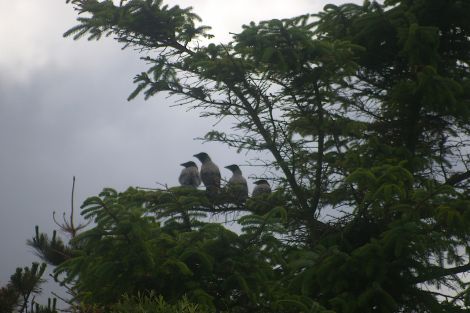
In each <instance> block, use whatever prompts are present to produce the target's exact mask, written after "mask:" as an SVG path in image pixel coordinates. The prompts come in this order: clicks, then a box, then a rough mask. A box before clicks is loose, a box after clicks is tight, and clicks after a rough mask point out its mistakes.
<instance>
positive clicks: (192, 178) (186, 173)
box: [178, 161, 201, 188]
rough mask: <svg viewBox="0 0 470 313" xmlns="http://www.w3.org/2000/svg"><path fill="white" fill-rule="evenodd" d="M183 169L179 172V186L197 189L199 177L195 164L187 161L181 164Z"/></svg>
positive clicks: (199, 182)
mask: <svg viewBox="0 0 470 313" xmlns="http://www.w3.org/2000/svg"><path fill="white" fill-rule="evenodd" d="M181 166H184V169H183V170H182V171H181V174H180V177H179V178H178V181H179V182H180V184H181V186H192V187H194V188H197V187H198V186H199V185H200V184H201V177H200V176H199V170H198V168H197V165H196V163H194V162H193V161H189V162H186V163H183V164H181Z"/></svg>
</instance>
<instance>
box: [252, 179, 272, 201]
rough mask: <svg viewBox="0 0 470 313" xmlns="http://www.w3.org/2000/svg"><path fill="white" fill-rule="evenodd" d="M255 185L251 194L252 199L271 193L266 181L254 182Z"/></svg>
mask: <svg viewBox="0 0 470 313" xmlns="http://www.w3.org/2000/svg"><path fill="white" fill-rule="evenodd" d="M254 184H255V185H256V186H255V188H254V189H253V192H252V194H251V196H252V197H256V196H259V195H262V194H269V193H271V186H270V185H269V183H268V181H267V180H266V179H260V180H257V181H255V182H254Z"/></svg>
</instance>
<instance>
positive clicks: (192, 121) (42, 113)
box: [0, 0, 343, 286]
mask: <svg viewBox="0 0 470 313" xmlns="http://www.w3.org/2000/svg"><path fill="white" fill-rule="evenodd" d="M328 2H330V3H331V2H334V3H341V2H343V1H339V0H338V1H324V0H322V1H319V0H290V1H285V0H238V1H233V0H181V1H176V0H173V1H166V3H170V4H179V5H180V6H183V7H186V6H193V8H194V12H195V13H197V14H198V15H200V16H201V17H202V19H203V24H205V25H209V26H212V27H213V30H212V33H213V34H215V35H216V38H215V41H216V42H217V41H218V42H226V41H228V40H229V39H230V35H229V32H238V31H239V30H240V29H241V25H242V24H247V23H249V22H250V21H259V20H266V19H271V18H284V17H292V16H296V15H300V14H305V13H307V12H310V13H314V12H317V11H319V10H320V9H321V8H322V7H323V6H324V4H325V3H328ZM74 25H75V12H74V11H73V10H72V7H71V6H70V5H66V4H65V0H41V1H38V0H10V1H9V0H0V38H2V39H1V43H0V238H1V239H0V286H2V285H4V284H5V283H6V282H7V281H8V278H9V276H10V275H11V274H12V273H13V272H14V270H15V268H16V267H18V266H27V265H28V266H29V265H30V264H31V262H32V261H33V260H37V259H36V258H35V257H34V255H33V254H32V252H31V249H30V248H28V247H27V246H26V245H25V242H26V239H28V238H31V236H32V235H33V233H34V226H35V225H39V226H40V228H41V229H42V230H43V231H47V232H50V230H52V229H53V228H54V224H53V223H52V212H53V211H56V212H58V213H61V212H64V211H66V210H68V209H69V208H70V190H71V184H72V177H73V176H74V175H75V176H76V177H77V182H76V194H75V196H76V207H79V206H80V204H81V202H82V201H83V200H84V199H85V198H86V197H88V196H93V195H96V194H97V193H99V192H100V191H101V190H102V188H103V187H112V188H115V189H118V190H125V189H126V188H127V187H128V186H142V187H155V186H156V182H160V183H166V184H169V185H176V184H177V177H178V174H179V172H180V170H181V167H180V166H179V164H180V163H182V162H185V161H188V160H191V159H193V158H192V155H193V154H195V153H198V152H201V151H205V152H208V153H209V154H210V155H211V156H212V158H213V160H214V161H215V162H216V163H218V164H219V166H221V167H222V166H225V165H228V164H232V163H238V164H243V163H244V162H245V159H246V156H245V155H244V154H237V153H236V151H233V150H228V149H227V148H226V147H225V146H222V145H219V144H204V145H202V143H201V142H199V141H195V140H194V138H195V137H198V136H202V135H204V134H205V133H206V132H207V131H208V130H210V129H212V126H213V125H212V123H210V122H209V121H207V120H204V119H201V118H198V114H197V112H193V111H192V112H185V111H184V110H182V109H181V108H170V107H169V106H170V105H171V103H172V101H173V100H174V99H172V98H170V99H167V98H166V97H165V96H164V95H160V96H156V97H153V98H152V99H150V100H148V101H143V100H142V98H138V99H136V100H134V101H131V102H127V101H126V98H127V96H128V95H129V94H130V92H131V91H132V90H133V88H134V86H133V84H132V79H133V77H134V75H135V74H138V73H139V72H141V71H142V70H143V69H145V65H144V64H142V63H141V62H140V60H139V55H138V54H137V53H136V52H135V51H132V50H130V49H128V50H124V51H122V50H121V49H120V46H119V45H118V44H116V43H114V42H113V41H112V40H110V39H109V40H102V41H99V42H88V41H87V40H84V39H82V40H80V41H73V40H72V39H70V38H67V39H64V38H63V37H62V34H63V33H64V32H65V31H66V30H67V29H68V28H70V27H72V26H74ZM245 174H246V176H249V174H250V169H249V168H247V169H246V170H245ZM222 175H223V176H229V173H228V172H227V171H225V169H224V170H223V173H222ZM251 188H252V186H250V189H251Z"/></svg>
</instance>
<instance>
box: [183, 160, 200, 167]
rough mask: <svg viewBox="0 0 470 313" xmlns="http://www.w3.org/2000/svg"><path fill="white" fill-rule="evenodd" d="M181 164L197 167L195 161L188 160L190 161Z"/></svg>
mask: <svg viewBox="0 0 470 313" xmlns="http://www.w3.org/2000/svg"><path fill="white" fill-rule="evenodd" d="M180 165H181V166H184V167H191V166H194V167H195V168H197V165H196V163H194V162H193V161H188V162H185V163H181V164H180Z"/></svg>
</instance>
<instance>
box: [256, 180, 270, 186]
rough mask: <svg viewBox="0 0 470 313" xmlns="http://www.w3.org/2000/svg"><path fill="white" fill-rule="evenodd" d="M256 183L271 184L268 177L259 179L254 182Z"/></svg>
mask: <svg viewBox="0 0 470 313" xmlns="http://www.w3.org/2000/svg"><path fill="white" fill-rule="evenodd" d="M254 184H255V185H262V184H267V185H269V183H268V181H267V180H266V179H259V180H257V181H255V182H254Z"/></svg>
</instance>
